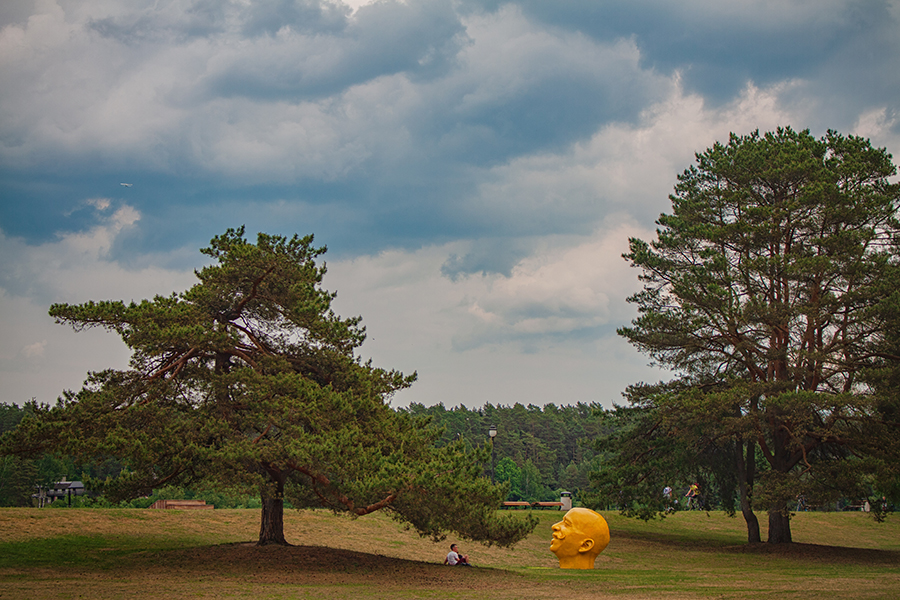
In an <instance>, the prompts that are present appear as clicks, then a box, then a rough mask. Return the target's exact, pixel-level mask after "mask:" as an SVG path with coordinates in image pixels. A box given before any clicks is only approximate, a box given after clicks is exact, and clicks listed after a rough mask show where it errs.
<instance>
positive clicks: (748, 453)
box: [620, 128, 900, 543]
mask: <svg viewBox="0 0 900 600" xmlns="http://www.w3.org/2000/svg"><path fill="white" fill-rule="evenodd" d="M895 173H896V169H895V167H894V165H893V164H892V162H891V156H890V155H889V154H888V153H887V152H886V151H885V150H884V149H876V148H873V147H872V146H871V144H870V143H869V141H868V140H865V139H862V138H858V137H853V136H850V137H845V136H842V135H839V134H837V133H835V132H828V133H827V134H826V135H825V136H823V137H822V138H819V139H816V138H814V137H812V136H811V135H810V134H809V132H808V131H802V132H795V131H793V130H791V129H789V128H786V129H778V130H777V131H775V132H772V133H766V134H764V135H760V134H759V133H758V132H756V133H753V134H750V135H746V136H736V135H732V136H731V138H730V140H729V141H728V143H727V144H718V143H717V144H716V145H715V146H713V147H712V148H710V149H708V150H707V151H706V152H703V153H702V154H698V155H697V157H696V164H695V165H694V166H692V167H690V168H689V169H687V170H686V171H685V172H684V173H682V174H681V175H680V176H679V177H678V184H677V185H676V187H675V193H674V194H673V195H672V196H671V197H670V198H671V201H672V213H671V214H663V215H661V217H660V219H659V221H658V224H659V229H658V230H657V239H656V240H654V241H652V242H650V243H647V242H645V241H643V240H640V239H632V240H631V241H630V252H629V253H628V254H626V255H625V258H626V259H627V260H629V261H630V262H631V263H632V265H633V266H635V267H637V268H639V269H640V270H641V280H642V281H643V282H644V289H643V291H641V292H639V293H638V294H636V295H634V296H633V297H632V298H630V299H629V300H630V301H631V302H633V303H634V304H635V305H636V306H637V308H638V310H639V311H640V316H639V317H638V318H636V319H635V320H634V321H633V323H632V326H631V327H625V328H622V329H621V330H620V334H621V335H622V336H624V337H625V338H627V339H628V340H629V341H630V342H631V343H632V344H633V345H635V346H636V347H637V348H638V349H640V350H641V351H642V352H644V353H646V354H648V355H649V356H651V357H652V358H653V359H654V360H655V361H656V362H657V363H658V364H660V365H663V366H665V367H668V368H670V369H672V370H673V371H674V372H675V373H676V374H677V376H678V377H677V381H674V382H671V383H670V384H668V385H664V386H659V387H657V388H651V387H645V388H643V390H640V389H637V388H636V389H634V390H632V395H633V397H634V398H636V399H638V403H637V406H638V407H639V408H640V409H641V410H643V411H645V412H646V411H649V413H648V414H649V417H647V418H646V419H644V425H642V426H640V427H636V428H635V430H634V431H635V435H641V436H644V437H645V438H647V439H648V440H650V442H647V443H644V444H636V445H635V446H634V447H635V448H643V449H644V450H647V451H650V450H652V449H653V448H659V447H662V446H661V445H660V444H655V443H653V442H652V439H653V438H656V439H661V437H662V436H669V437H670V439H674V438H673V436H675V437H677V438H679V439H680V440H681V442H682V443H681V445H680V447H685V446H684V442H685V441H686V440H689V441H690V442H691V443H692V444H693V446H692V447H693V448H694V449H695V450H696V451H697V452H700V451H709V450H710V449H712V450H715V451H713V452H712V453H711V454H710V456H715V457H718V458H717V459H716V460H720V459H721V457H723V456H729V457H731V459H730V460H732V463H731V466H730V467H729V468H730V471H731V473H732V474H733V475H734V476H735V477H736V478H737V480H738V481H737V484H738V485H737V487H738V489H740V491H741V506H742V509H743V513H744V516H745V518H746V519H747V524H748V533H749V539H750V541H754V538H756V539H759V527H758V524H756V516H755V514H754V512H753V508H754V507H762V508H763V509H764V510H766V511H767V512H768V518H769V528H768V531H769V542H773V543H783V542H790V541H791V530H790V517H789V506H790V503H791V502H792V501H794V500H795V499H796V497H797V495H798V494H806V495H807V496H808V497H817V498H823V499H824V498H826V497H829V496H840V495H847V496H852V495H856V494H863V493H865V483H866V480H865V476H871V475H872V474H873V473H874V472H875V471H876V470H877V468H878V467H877V464H876V463H878V462H879V461H882V462H881V464H884V462H883V459H885V457H884V456H881V457H880V458H879V457H875V456H873V454H872V452H871V451H872V450H873V449H874V448H875V447H876V446H878V447H882V448H884V447H894V448H896V443H894V444H893V445H885V444H879V443H877V442H876V443H874V444H873V441H874V440H872V439H871V438H869V439H867V434H868V433H870V432H875V431H878V432H880V433H881V434H883V435H893V436H895V437H896V431H897V430H898V429H896V426H897V422H896V414H894V416H893V419H894V422H893V424H890V423H888V424H887V426H882V425H883V424H884V423H885V419H887V418H890V416H889V414H888V413H887V412H885V410H883V408H880V407H883V406H884V402H885V400H884V395H883V394H880V393H879V387H878V385H876V384H874V383H873V384H869V383H867V381H869V382H875V379H873V377H872V376H871V373H872V372H873V371H872V369H873V368H874V367H878V368H880V369H881V379H880V380H878V381H879V382H884V381H887V375H886V374H885V373H886V372H887V373H890V372H896V368H897V364H898V363H897V362H896V356H893V357H892V356H891V355H890V353H886V352H885V351H884V344H885V340H886V339H887V338H888V337H889V336H888V334H889V333H890V331H889V328H888V324H889V321H888V320H887V319H886V318H885V316H884V312H885V311H884V305H885V302H886V295H887V294H888V291H886V286H885V285H884V282H886V281H896V271H897V269H898V253H897V243H898V235H900V223H898V220H897V208H898V202H900V185H898V184H892V183H890V181H889V178H890V177H891V176H893V175H894V174H895ZM885 369H886V370H887V371H885ZM863 375H866V376H867V377H868V379H864V378H863ZM881 391H882V392H883V391H885V389H884V386H882V389H881ZM876 425H877V427H876ZM892 427H893V429H892ZM892 430H893V432H894V433H893V434H891V433H889V432H890V431H892ZM636 452H637V450H636ZM637 456H639V454H635V458H636V457H637ZM670 456H675V454H671V455H670ZM897 458H900V457H896V456H895V457H894V460H895V462H896V459H897ZM757 463H759V466H760V467H761V468H759V469H757V466H758V465H757ZM621 464H622V465H625V464H628V465H630V466H629V468H631V469H632V473H631V475H630V477H631V478H632V479H635V478H638V479H639V478H641V477H644V478H646V477H647V473H646V471H644V472H641V469H640V466H639V463H636V462H634V461H631V462H630V463H629V461H627V460H626V461H623V462H622V463H621ZM635 465H637V466H635ZM717 468H719V469H720V470H721V465H719V467H717ZM623 472H624V471H623ZM660 489H661V488H660ZM754 528H755V531H754ZM754 534H755V535H754Z"/></svg>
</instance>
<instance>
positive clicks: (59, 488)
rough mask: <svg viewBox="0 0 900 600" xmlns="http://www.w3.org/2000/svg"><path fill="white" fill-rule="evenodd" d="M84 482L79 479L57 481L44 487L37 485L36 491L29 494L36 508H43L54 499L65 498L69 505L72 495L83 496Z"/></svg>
mask: <svg viewBox="0 0 900 600" xmlns="http://www.w3.org/2000/svg"><path fill="white" fill-rule="evenodd" d="M83 495H84V484H83V483H81V482H80V481H66V480H65V479H64V480H62V481H57V482H56V483H54V484H52V485H50V486H48V487H47V488H44V487H43V486H38V492H37V493H36V494H32V495H31V499H32V501H33V502H34V503H35V504H37V507H38V508H44V507H45V506H46V505H48V504H50V503H51V502H53V501H54V500H58V499H59V498H66V500H67V502H68V503H69V506H71V505H72V496H83Z"/></svg>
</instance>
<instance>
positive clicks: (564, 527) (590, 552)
mask: <svg viewBox="0 0 900 600" xmlns="http://www.w3.org/2000/svg"><path fill="white" fill-rule="evenodd" d="M607 545H609V525H607V524H606V519H604V518H603V517H602V516H600V515H599V514H597V513H595V512H594V511H592V510H590V509H589V508H573V509H572V510H570V511H569V512H567V513H566V516H565V517H563V520H562V521H560V522H559V523H557V524H556V525H554V526H553V541H551V542H550V551H551V552H553V554H555V555H556V558H558V559H559V568H560V569H593V568H594V560H595V559H596V558H597V555H598V554H600V553H601V552H603V549H604V548H606V546H607Z"/></svg>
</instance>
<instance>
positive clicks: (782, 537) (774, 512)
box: [768, 506, 792, 544]
mask: <svg viewBox="0 0 900 600" xmlns="http://www.w3.org/2000/svg"><path fill="white" fill-rule="evenodd" d="M791 541H792V540H791V516H790V514H789V513H788V511H787V507H786V506H773V507H771V508H769V540H768V542H769V543H770V544H790V543H791Z"/></svg>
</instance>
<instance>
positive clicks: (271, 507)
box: [256, 471, 290, 546]
mask: <svg viewBox="0 0 900 600" xmlns="http://www.w3.org/2000/svg"><path fill="white" fill-rule="evenodd" d="M268 473H269V476H270V477H271V479H272V482H271V483H272V485H271V486H269V487H266V488H263V490H262V517H261V519H260V525H259V541H258V542H257V543H256V545H257V546H265V545H267V544H278V545H281V546H290V544H288V543H287V540H285V539H284V475H283V474H281V473H280V472H273V471H268Z"/></svg>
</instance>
